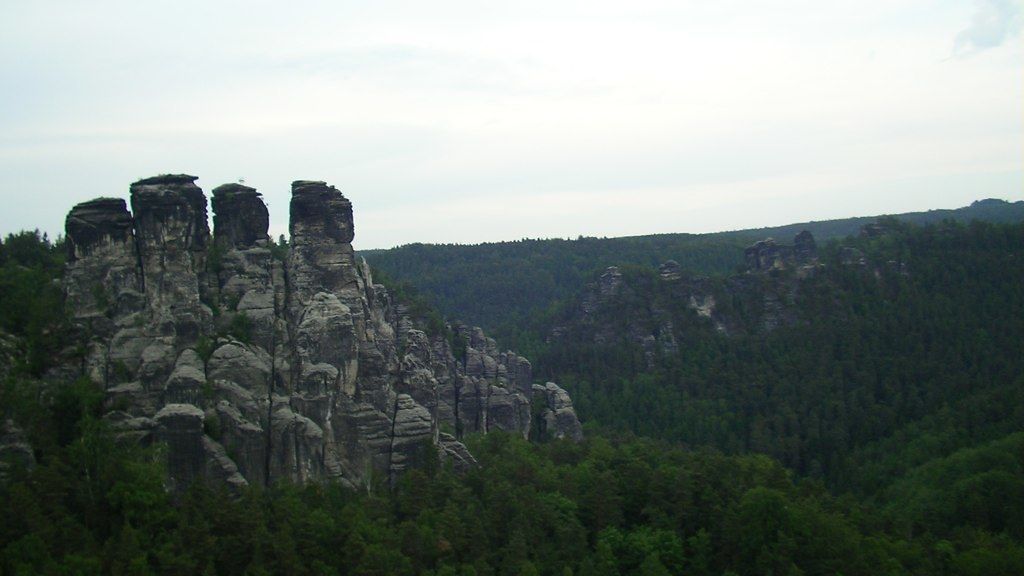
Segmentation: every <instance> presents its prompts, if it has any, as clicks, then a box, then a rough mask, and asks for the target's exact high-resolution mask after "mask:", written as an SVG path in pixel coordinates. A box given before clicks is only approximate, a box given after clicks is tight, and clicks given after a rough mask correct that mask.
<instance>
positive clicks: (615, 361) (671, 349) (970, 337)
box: [536, 222, 1024, 493]
mask: <svg viewBox="0 0 1024 576" xmlns="http://www.w3.org/2000/svg"><path fill="white" fill-rule="evenodd" d="M1022 254H1024V225H1021V224H1015V225H993V224H983V223H979V222H975V223H973V224H970V225H960V224H955V223H944V224H939V225H933V226H927V227H923V228H919V227H913V226H910V225H900V224H897V223H895V222H891V223H890V226H889V227H888V228H887V231H886V232H885V233H884V234H881V235H879V236H875V237H861V238H856V239H849V240H846V241H843V242H842V243H838V242H834V243H831V244H829V245H828V246H827V247H825V248H824V249H823V250H821V253H820V254H819V256H818V258H817V259H816V260H815V261H814V263H813V264H811V265H806V266H802V267H795V266H794V267H788V268H781V269H773V270H771V271H768V272H764V271H751V272H747V273H744V274H741V275H738V276H735V277H732V278H729V279H719V280H703V279H694V278H690V277H686V276H683V277H682V278H679V279H666V278H665V277H664V276H659V274H658V273H657V271H655V270H651V269H644V268H639V267H638V268H624V269H623V270H622V271H621V277H620V278H618V279H617V280H616V285H615V286H614V287H613V289H612V290H608V289H607V286H602V285H600V283H599V282H595V284H592V285H590V287H589V289H588V291H585V292H584V293H583V294H581V295H579V296H578V297H577V299H576V300H574V301H571V302H569V303H568V304H567V305H566V306H565V307H564V308H563V309H562V310H560V311H559V312H558V313H556V314H553V315H550V316H548V317H546V318H542V319H541V320H540V324H538V325H537V326H536V331H537V333H538V334H547V342H546V343H543V344H539V345H537V346H538V347H539V348H540V350H541V351H542V352H541V353H540V354H539V355H538V356H537V360H536V366H537V369H538V371H539V372H540V373H541V374H543V375H545V376H547V377H550V378H554V379H558V381H559V382H562V383H563V384H565V386H566V387H567V389H568V390H570V391H571V393H572V394H573V397H574V398H575V401H576V406H577V408H578V409H579V410H580V413H581V417H582V418H583V419H584V420H589V421H591V422H592V423H599V424H601V425H605V426H609V427H612V428H615V429H623V430H630V431H632V432H635V433H637V434H641V435H648V436H655V437H659V438H664V439H668V440H673V441H680V442H684V443H687V444H690V445H712V446H716V447H718V448H721V449H723V450H727V451H729V452H735V453H740V452H746V451H754V452H761V453H766V454H770V455H772V456H774V457H776V458H779V459H780V460H781V461H782V462H783V463H785V464H786V465H787V466H789V467H791V468H793V469H794V470H796V471H798V472H800V473H801V474H806V475H809V476H812V477H821V478H825V479H827V481H828V482H829V484H830V485H831V486H833V487H835V488H839V489H853V490H858V491H864V492H866V493H872V492H874V491H875V490H877V489H878V488H879V487H880V486H881V485H883V484H884V483H885V482H887V481H890V480H891V479H892V478H893V477H894V476H896V475H899V474H901V473H902V472H903V471H904V470H905V469H906V467H909V466H913V465H915V464H917V463H921V462H924V461H927V460H928V459H931V458H936V457H942V456H946V455H948V454H949V453H950V452H951V451H953V450H956V449H958V448H960V447H965V446H972V445H974V444H976V443H980V442H986V441H990V440H995V439H998V438H1001V437H1003V436H1004V435H1006V434H1009V433H1012V432H1014V431H1017V430H1021V429H1022V428H1024V409H1021V406H1022V405H1024V402H1022V401H1024V357H1022V356H1021V354H1020V343H1021V342H1024V323H1022V322H1021V320H1020V319H1021V318H1024V282H1022V281H1021V280H1022V279H1024V259H1022V258H1021V255H1022ZM605 282H607V276H606V277H605ZM602 288H604V289H603V290H602ZM705 300H707V301H710V302H713V303H714V311H713V312H707V310H703V311H704V312H705V314H702V313H701V312H702V309H701V307H700V306H695V302H697V301H705ZM894 438H895V439H900V440H897V441H892V440H891V439H894Z"/></svg>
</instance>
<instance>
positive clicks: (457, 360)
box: [64, 175, 581, 487]
mask: <svg viewBox="0 0 1024 576" xmlns="http://www.w3.org/2000/svg"><path fill="white" fill-rule="evenodd" d="M195 180H196V177H194V176H187V175H165V176H157V177H154V178H147V179H143V180H140V181H138V182H135V183H134V184H132V185H131V212H129V210H128V207H127V205H126V203H125V201H124V200H122V199H116V198H99V199H96V200H91V201H89V202H84V203H82V204H79V205H77V206H75V207H74V208H73V209H72V210H71V212H70V213H69V214H68V217H67V222H66V230H67V244H68V251H69V254H68V256H69V258H68V266H67V271H66V274H65V280H64V286H65V292H66V297H67V302H68V306H69V309H70V310H72V312H73V315H74V318H75V322H76V324H77V326H78V329H79V330H80V332H81V333H82V334H83V335H84V338H85V341H86V345H85V355H84V360H83V361H82V364H81V366H80V367H78V369H79V370H81V371H82V372H84V374H85V375H87V376H89V377H90V378H92V379H93V380H94V381H96V382H97V383H100V384H101V385H102V387H103V389H104V390H105V404H104V407H105V408H104V409H105V412H106V416H105V417H106V418H107V419H108V420H109V421H110V422H111V423H112V424H113V425H114V427H115V428H116V429H117V430H118V431H119V432H120V433H121V434H122V435H124V436H127V437H132V438H135V439H137V440H138V441H140V442H142V443H148V442H163V443H166V445H167V458H168V470H169V475H170V478H171V481H172V482H173V483H174V485H175V486H177V487H182V486H185V485H187V484H188V483H191V482H193V481H197V480H207V481H213V482H226V483H228V484H229V485H232V486H236V487H237V486H242V485H245V484H267V483H270V482H274V481H277V480H279V479H287V480H291V481H296V482H307V481H313V480H321V479H324V480H328V479H331V480H337V481H340V482H342V483H346V484H350V485H353V486H357V485H364V484H367V483H371V482H375V481H391V480H393V479H394V478H395V477H396V475H397V474H400V473H401V472H402V471H403V470H405V469H406V468H408V467H410V466H414V465H416V463H417V461H418V459H421V458H423V457H433V455H434V451H438V452H440V454H441V456H442V458H444V459H447V460H449V461H452V462H453V464H454V465H455V466H457V467H465V466H471V465H473V457H472V455H471V454H469V452H468V451H467V450H466V449H465V447H464V446H463V445H462V444H461V442H460V441H459V437H460V436H461V435H462V434H464V433H470V432H487V431H491V430H504V431H507V432H512V433H516V434H521V435H524V436H526V435H529V434H530V433H531V431H533V432H535V433H536V432H537V431H538V430H541V431H544V433H546V434H548V435H550V436H554V437H570V438H576V439H578V438H580V437H581V430H580V424H579V421H578V419H577V418H576V414H575V412H574V411H573V408H572V402H571V400H570V398H569V396H568V395H567V394H566V393H565V391H563V390H562V389H561V388H559V387H558V386H557V385H555V384H552V383H547V384H544V385H539V384H534V383H533V380H532V372H531V366H530V363H529V362H528V361H527V360H526V359H525V358H523V357H521V356H519V355H517V354H515V353H513V352H499V350H498V348H497V346H496V344H495V342H494V341H493V340H492V339H489V338H487V337H486V336H485V335H484V334H483V332H482V331H481V330H480V329H479V328H470V327H467V326H462V325H453V326H451V327H450V328H451V332H452V334H454V337H446V336H445V335H443V334H427V333H425V332H423V331H421V330H417V329H415V328H414V326H413V323H412V322H411V320H410V319H409V318H408V316H407V314H406V312H405V308H404V307H403V306H402V305H401V303H399V302H395V301H394V300H393V299H392V298H391V297H390V295H389V294H388V292H387V290H386V289H385V288H384V287H383V286H382V285H380V284H374V282H373V279H372V276H371V274H370V269H369V267H368V266H367V265H366V263H365V262H364V261H362V260H361V259H357V258H356V254H355V252H354V251H353V249H352V244H351V242H352V238H353V235H354V227H353V220H352V204H351V202H349V200H348V199H346V198H345V197H344V196H343V195H342V193H341V192H340V191H338V190H337V189H336V188H334V187H332V186H329V185H327V184H326V183H324V182H314V181H296V182H294V183H293V184H292V198H291V206H290V210H291V219H290V223H289V232H290V243H289V246H288V249H287V253H286V254H285V255H283V257H281V255H280V254H275V250H274V249H273V248H274V246H273V244H272V243H271V241H270V239H269V237H268V235H267V230H268V225H269V217H268V212H267V208H266V205H265V204H264V203H263V200H262V199H261V197H260V194H259V193H258V192H257V191H256V190H255V189H253V188H249V187H246V186H243V185H240V184H227V185H224V186H220V187H218V188H216V189H214V190H213V196H212V202H211V204H212V208H213V225H214V226H213V227H214V229H213V233H212V234H211V233H210V230H209V225H208V218H207V200H206V196H205V194H204V193H203V191H202V190H201V189H200V188H199V187H198V186H196V184H195ZM453 340H461V341H462V342H464V343H465V353H463V352H462V348H463V347H462V346H459V347H458V357H456V354H455V348H456V347H455V346H453Z"/></svg>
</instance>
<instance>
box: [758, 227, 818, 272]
mask: <svg viewBox="0 0 1024 576" xmlns="http://www.w3.org/2000/svg"><path fill="white" fill-rule="evenodd" d="M743 257H744V259H745V260H746V263H747V268H748V269H749V270H751V271H756V272H768V271H771V270H781V269H784V268H795V267H799V266H806V265H810V264H813V263H814V262H816V260H817V258H818V247H817V244H816V243H815V241H814V236H812V235H811V233H810V232H808V231H807V230H804V231H803V232H801V233H799V234H797V235H796V238H794V239H793V245H792V246H786V245H783V244H777V243H776V242H775V240H774V239H773V238H766V239H764V240H761V241H759V242H756V243H755V244H753V245H752V246H750V247H748V248H747V249H746V250H744V251H743Z"/></svg>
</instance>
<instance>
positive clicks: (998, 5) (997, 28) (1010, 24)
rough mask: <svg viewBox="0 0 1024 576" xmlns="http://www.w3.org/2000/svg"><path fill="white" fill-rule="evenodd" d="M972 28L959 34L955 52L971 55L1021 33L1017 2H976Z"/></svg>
mask: <svg viewBox="0 0 1024 576" xmlns="http://www.w3.org/2000/svg"><path fill="white" fill-rule="evenodd" d="M974 4H975V12H974V16H973V17H972V18H971V23H970V25H968V26H967V28H964V29H963V30H961V31H960V33H959V34H957V36H956V39H955V40H954V46H953V52H954V53H955V54H958V55H965V54H971V53H974V52H978V51H981V50H986V49H989V48H995V47H997V46H1000V45H1002V44H1003V43H1004V42H1005V41H1006V40H1008V39H1009V38H1011V37H1013V36H1015V35H1016V34H1017V33H1018V32H1019V31H1020V19H1019V15H1020V10H1019V7H1018V6H1017V3H1016V0H974Z"/></svg>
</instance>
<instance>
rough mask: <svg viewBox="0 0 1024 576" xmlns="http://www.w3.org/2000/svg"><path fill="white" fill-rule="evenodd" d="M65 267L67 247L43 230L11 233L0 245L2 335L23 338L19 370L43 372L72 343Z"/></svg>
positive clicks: (0, 318)
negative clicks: (62, 279)
mask: <svg viewBox="0 0 1024 576" xmlns="http://www.w3.org/2000/svg"><path fill="white" fill-rule="evenodd" d="M63 263H64V246H63V243H62V242H60V241H59V242H58V243H56V244H51V243H50V241H49V239H48V238H47V237H46V235H45V234H43V235H40V234H39V231H38V230H36V231H35V232H21V233H18V234H9V235H8V236H7V238H6V239H5V240H4V241H3V243H2V244H0V332H6V333H9V334H12V335H14V336H16V337H17V338H18V341H19V343H20V345H21V347H22V350H21V352H22V353H21V354H19V355H18V357H17V362H16V365H15V366H14V369H16V370H18V371H22V372H26V373H29V374H33V375H39V374H42V373H43V372H44V371H45V370H46V369H47V368H48V367H49V366H50V365H51V363H52V361H53V359H54V357H55V356H56V355H57V353H58V352H59V351H60V350H61V349H62V348H63V347H64V346H66V345H67V342H68V340H69V332H70V330H69V324H68V319H67V316H66V315H65V313H64V302H63V295H62V293H61V289H60V284H59V281H58V280H59V278H60V274H61V271H62V270H63Z"/></svg>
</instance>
